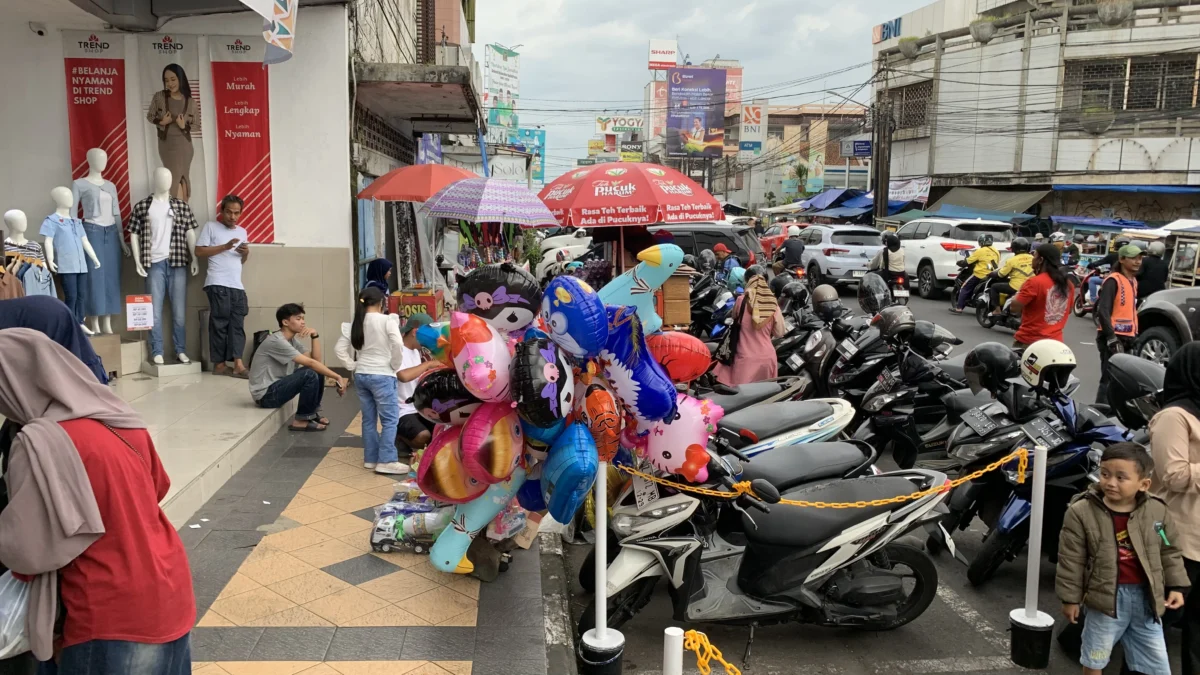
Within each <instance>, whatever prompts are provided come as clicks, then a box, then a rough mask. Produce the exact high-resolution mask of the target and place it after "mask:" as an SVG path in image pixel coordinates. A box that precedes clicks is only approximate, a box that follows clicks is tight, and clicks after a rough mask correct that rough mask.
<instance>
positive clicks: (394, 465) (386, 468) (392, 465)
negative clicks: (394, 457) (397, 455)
mask: <svg viewBox="0 0 1200 675" xmlns="http://www.w3.org/2000/svg"><path fill="white" fill-rule="evenodd" d="M409 471H412V467H410V466H409V465H407V464H405V463H403V462H382V463H380V464H377V465H376V466H375V473H382V474H387V475H389V476H403V475H405V474H407V473H408V472H409Z"/></svg>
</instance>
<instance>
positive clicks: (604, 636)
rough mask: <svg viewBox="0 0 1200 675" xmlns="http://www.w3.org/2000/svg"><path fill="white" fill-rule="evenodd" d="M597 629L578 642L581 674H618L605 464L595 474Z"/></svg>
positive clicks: (620, 657) (620, 649)
mask: <svg viewBox="0 0 1200 675" xmlns="http://www.w3.org/2000/svg"><path fill="white" fill-rule="evenodd" d="M595 501H596V530H595V532H596V549H595V553H596V555H595V558H596V592H595V601H594V602H595V605H596V627H595V628H593V629H591V630H589V631H588V632H586V633H584V634H583V637H582V639H581V640H580V641H579V659H578V660H579V673H580V675H620V673H621V670H622V667H623V661H624V657H625V636H624V635H621V632H620V631H618V630H616V629H613V628H609V627H608V463H607V462H600V466H599V469H598V470H597V471H596V500H595Z"/></svg>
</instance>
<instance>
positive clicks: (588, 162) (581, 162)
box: [575, 157, 596, 166]
mask: <svg viewBox="0 0 1200 675" xmlns="http://www.w3.org/2000/svg"><path fill="white" fill-rule="evenodd" d="M595 165H596V158H595V157H588V158H587V159H577V160H575V166H595Z"/></svg>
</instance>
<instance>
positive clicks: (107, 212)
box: [75, 148, 129, 335]
mask: <svg viewBox="0 0 1200 675" xmlns="http://www.w3.org/2000/svg"><path fill="white" fill-rule="evenodd" d="M87 163H88V175H87V176H86V177H84V178H81V179H80V180H82V181H86V182H88V183H90V184H91V185H94V186H96V187H98V188H107V189H105V190H100V191H96V192H95V193H94V194H96V195H97V198H98V199H99V200H100V203H99V204H98V205H97V206H98V211H97V212H96V214H95V215H92V216H91V217H88V216H89V214H88V211H87V209H86V208H85V209H84V220H86V221H87V222H88V223H90V224H92V225H96V226H100V227H106V228H107V227H113V226H117V225H119V224H120V219H119V217H118V216H114V215H113V214H114V212H116V211H117V210H116V209H114V208H113V206H114V205H113V203H112V201H113V200H114V195H115V194H116V187H115V186H113V184H112V183H111V182H110V181H107V180H105V179H104V169H105V168H107V167H108V153H107V152H105V151H104V149H103V148H92V149H91V150H88V151H87ZM75 185H76V196H77V201H78V192H79V181H76V184H75ZM110 191H111V192H110ZM116 234H117V237H116V239H117V242H118V243H119V245H120V247H121V253H123V254H124V255H125V257H129V245H128V244H126V243H125V237H124V236H123V234H122V232H121V231H120V229H118V230H117V233H116ZM93 245H94V246H100V245H101V244H99V243H96V242H93ZM101 248H102V250H106V249H104V247H103V246H101ZM115 253H116V251H115V250H114V251H113V252H112V254H111V255H114V256H115ZM113 262H114V260H113V258H111V257H110V259H109V260H108V263H107V264H108V266H109V267H115V269H106V273H107V274H115V275H117V281H116V283H117V284H118V285H119V284H120V274H121V270H120V258H116V259H115V263H116V264H115V265H114V264H113ZM99 276H103V275H99ZM99 276H97V277H95V278H93V279H92V280H91V283H92V284H97V283H100V284H101V285H102V286H107V285H108V284H106V283H105V282H106V281H107V282H109V283H112V282H111V280H108V279H104V280H101V279H100V278H99ZM102 292H103V291H102V290H101V289H100V288H98V287H97V288H93V289H92V294H93V297H95V296H96V295H97V294H100V293H102ZM109 302H111V301H109ZM87 304H88V305H92V304H94V303H93V302H92V301H89V302H88V303H87ZM93 309H94V308H91V307H89V311H91V310H93ZM110 309H115V308H110ZM88 327H89V328H90V329H91V330H92V332H93V333H104V334H106V335H111V334H112V332H113V328H112V314H105V315H103V316H90V317H88Z"/></svg>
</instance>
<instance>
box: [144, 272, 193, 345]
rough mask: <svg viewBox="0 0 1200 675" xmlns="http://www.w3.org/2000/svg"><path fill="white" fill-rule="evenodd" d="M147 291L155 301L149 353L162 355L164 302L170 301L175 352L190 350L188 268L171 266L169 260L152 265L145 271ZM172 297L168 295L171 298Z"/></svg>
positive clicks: (172, 338) (172, 340) (172, 339)
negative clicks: (187, 326) (187, 324)
mask: <svg viewBox="0 0 1200 675" xmlns="http://www.w3.org/2000/svg"><path fill="white" fill-rule="evenodd" d="M146 290H147V291H148V292H149V293H150V297H151V298H153V300H154V327H153V328H151V329H150V355H151V356H162V354H163V333H162V330H163V329H162V325H163V324H162V319H163V302H164V301H165V300H170V302H171V342H172V343H173V344H174V346H175V353H176V354H183V353H185V352H187V332H186V329H185V328H184V316H185V315H186V314H187V267H171V264H170V263H169V262H168V261H166V260H160V261H158V262H156V263H151V264H150V269H148V270H146ZM168 296H169V297H168Z"/></svg>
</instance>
